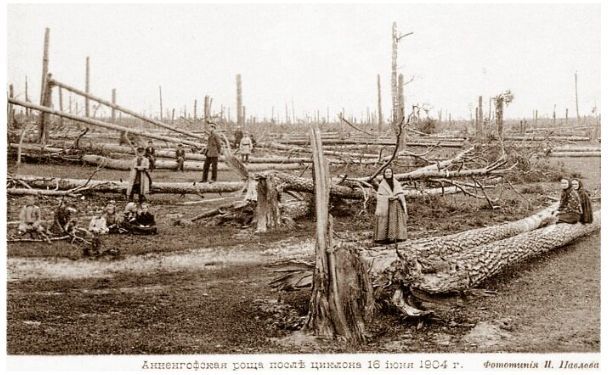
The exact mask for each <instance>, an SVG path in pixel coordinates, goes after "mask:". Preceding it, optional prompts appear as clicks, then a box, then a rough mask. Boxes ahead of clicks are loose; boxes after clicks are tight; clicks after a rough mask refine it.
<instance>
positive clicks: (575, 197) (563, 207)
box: [554, 178, 582, 224]
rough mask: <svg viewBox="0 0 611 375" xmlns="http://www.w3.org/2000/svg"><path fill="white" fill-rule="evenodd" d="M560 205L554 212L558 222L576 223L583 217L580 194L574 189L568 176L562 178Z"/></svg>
mask: <svg viewBox="0 0 611 375" xmlns="http://www.w3.org/2000/svg"><path fill="white" fill-rule="evenodd" d="M560 187H561V188H562V193H560V205H559V206H558V209H557V210H556V211H555V212H554V216H555V217H556V222H557V223H567V224H576V223H578V222H579V219H580V218H581V214H582V212H581V204H580V202H579V194H578V193H577V192H576V191H575V190H573V188H572V187H571V183H570V182H569V179H568V178H561V179H560Z"/></svg>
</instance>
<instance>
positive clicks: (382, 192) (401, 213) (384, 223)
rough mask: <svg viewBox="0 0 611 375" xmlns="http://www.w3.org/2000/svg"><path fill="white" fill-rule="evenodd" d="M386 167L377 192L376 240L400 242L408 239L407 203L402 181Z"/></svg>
mask: <svg viewBox="0 0 611 375" xmlns="http://www.w3.org/2000/svg"><path fill="white" fill-rule="evenodd" d="M393 175H394V174H393V170H392V168H386V169H385V170H384V175H383V178H382V181H381V182H380V187H379V188H378V193H377V203H376V212H375V217H376V222H375V228H374V237H373V239H374V241H376V242H386V243H388V242H390V243H392V242H399V241H405V240H406V239H407V204H406V203H405V192H404V191H403V188H402V187H401V183H400V182H399V181H397V180H396V179H395V178H394V176H393Z"/></svg>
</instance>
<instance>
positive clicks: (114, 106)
mask: <svg viewBox="0 0 611 375" xmlns="http://www.w3.org/2000/svg"><path fill="white" fill-rule="evenodd" d="M50 82H51V84H53V85H54V86H57V87H61V88H63V89H65V90H67V91H70V92H72V93H74V94H77V95H80V96H83V97H84V98H85V99H86V100H89V99H91V100H93V101H96V102H98V103H100V104H103V105H105V106H107V107H109V108H112V109H115V110H117V111H119V112H123V113H125V114H128V115H130V116H133V117H135V118H137V119H139V120H142V121H144V122H146V123H149V124H152V125H155V126H158V127H161V128H165V129H168V130H171V131H173V132H176V133H181V134H184V135H188V136H189V137H193V138H195V139H199V138H201V135H198V134H195V133H192V132H190V131H187V130H183V129H179V128H176V127H174V126H171V125H168V124H165V123H163V122H161V121H156V120H152V119H150V118H148V117H145V116H142V115H141V114H139V113H137V112H135V111H132V110H129V109H127V108H124V107H121V106H119V105H117V104H114V103H112V102H109V101H108V100H104V99H102V98H99V97H97V96H94V95H91V94H89V92H83V91H81V90H79V89H77V88H75V87H72V86H70V85H67V84H65V83H62V82H59V81H56V80H54V79H52V80H50ZM86 117H88V116H87V115H86ZM77 121H78V120H77ZM135 130H136V129H133V131H132V132H133V133H134V134H135ZM185 144H188V143H186V142H185Z"/></svg>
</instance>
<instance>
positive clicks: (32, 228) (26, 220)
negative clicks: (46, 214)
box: [17, 197, 50, 242]
mask: <svg viewBox="0 0 611 375" xmlns="http://www.w3.org/2000/svg"><path fill="white" fill-rule="evenodd" d="M35 203H36V201H35V200H34V197H28V198H27V199H26V204H25V206H23V208H22V209H21V212H20V213H19V227H18V228H17V230H18V233H19V235H20V236H22V235H24V234H26V233H29V234H30V235H32V234H33V233H36V234H38V235H39V236H40V237H41V238H42V239H44V240H46V241H49V242H50V240H49V237H48V236H47V229H46V228H45V226H44V225H43V223H42V215H41V213H40V208H39V207H38V206H37V205H36V204H35Z"/></svg>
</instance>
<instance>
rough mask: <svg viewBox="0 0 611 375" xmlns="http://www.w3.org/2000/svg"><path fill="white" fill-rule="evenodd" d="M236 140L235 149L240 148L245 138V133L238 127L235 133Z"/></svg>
mask: <svg viewBox="0 0 611 375" xmlns="http://www.w3.org/2000/svg"><path fill="white" fill-rule="evenodd" d="M233 136H234V138H235V143H234V145H233V147H234V148H240V142H241V141H242V138H243V137H244V132H243V131H242V127H240V126H238V128H237V129H236V130H235V133H234V134H233Z"/></svg>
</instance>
